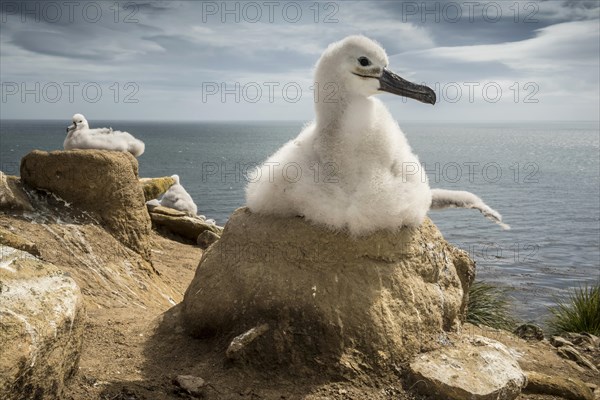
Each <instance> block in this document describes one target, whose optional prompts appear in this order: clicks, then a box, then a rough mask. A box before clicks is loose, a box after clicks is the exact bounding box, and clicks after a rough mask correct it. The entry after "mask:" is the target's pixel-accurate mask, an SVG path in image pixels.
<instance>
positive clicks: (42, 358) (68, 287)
mask: <svg viewBox="0 0 600 400" xmlns="http://www.w3.org/2000/svg"><path fill="white" fill-rule="evenodd" d="M0 250H1V254H0V343H2V345H1V346H0V393H2V398H3V399H6V400H21V399H22V400H29V399H40V400H41V399H57V398H62V391H63V389H64V386H65V381H66V380H68V379H69V378H70V377H71V376H72V375H73V374H74V373H75V372H76V371H77V366H78V362H79V356H80V351H81V346H82V340H83V330H84V310H83V299H82V296H81V293H80V290H79V287H78V286H77V285H76V284H75V281H73V279H71V278H70V277H68V276H66V275H64V274H63V273H61V271H60V270H59V269H58V268H57V267H55V266H54V265H52V264H48V263H45V262H42V261H40V260H39V259H37V258H35V257H33V256H31V255H30V254H29V253H25V252H22V251H20V250H17V249H14V248H12V247H8V246H0Z"/></svg>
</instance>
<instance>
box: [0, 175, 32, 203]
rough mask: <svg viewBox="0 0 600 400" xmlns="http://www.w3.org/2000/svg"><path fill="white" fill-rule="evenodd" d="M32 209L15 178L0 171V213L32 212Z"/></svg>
mask: <svg viewBox="0 0 600 400" xmlns="http://www.w3.org/2000/svg"><path fill="white" fill-rule="evenodd" d="M32 210H33V207H32V206H31V203H30V202H29V198H28V197H27V194H26V193H25V190H24V189H23V187H22V185H21V181H20V179H19V178H18V177H16V176H10V175H6V174H5V173H4V172H2V171H0V211H17V212H22V211H32Z"/></svg>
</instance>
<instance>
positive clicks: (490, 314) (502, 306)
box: [467, 282, 517, 330]
mask: <svg viewBox="0 0 600 400" xmlns="http://www.w3.org/2000/svg"><path fill="white" fill-rule="evenodd" d="M508 292H509V289H507V288H501V287H497V286H494V285H490V284H489V283H485V282H474V283H473V285H471V288H470V289H469V304H468V308H467V322H470V323H472V324H475V325H485V326H489V327H492V328H497V329H505V330H512V329H513V328H514V327H515V325H516V322H517V321H516V319H515V318H514V317H513V315H512V312H511V302H510V299H509V297H508Z"/></svg>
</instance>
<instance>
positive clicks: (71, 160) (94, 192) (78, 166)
mask: <svg viewBox="0 0 600 400" xmlns="http://www.w3.org/2000/svg"><path fill="white" fill-rule="evenodd" d="M21 179H22V180H23V182H25V183H26V184H28V185H30V186H32V187H34V188H36V189H42V190H46V191H49V192H52V193H54V194H56V195H57V196H59V197H60V198H62V199H63V200H65V201H67V202H69V203H72V204H73V205H74V206H76V207H78V208H79V209H81V210H83V211H86V212H88V213H91V214H92V215H93V216H96V217H97V218H98V219H99V222H101V223H102V224H103V225H104V226H105V227H106V228H107V229H108V230H109V231H110V232H111V233H112V235H113V236H115V238H117V239H118V240H119V241H121V242H122V243H123V244H125V245H126V246H127V247H129V248H130V249H132V250H134V251H136V252H137V253H139V254H141V255H142V256H143V257H144V258H145V259H146V260H149V259H150V241H149V234H150V231H151V228H152V223H151V221H150V216H149V215H148V211H147V210H146V204H145V198H144V191H143V189H142V185H141V183H140V182H139V181H138V163H137V160H136V159H135V157H133V156H132V155H131V154H129V153H127V152H117V151H104V150H70V151H53V152H50V153H48V152H45V151H38V150H35V151H32V152H31V153H29V154H27V155H26V156H25V157H23V159H22V160H21Z"/></svg>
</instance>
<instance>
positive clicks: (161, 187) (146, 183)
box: [140, 176, 175, 201]
mask: <svg viewBox="0 0 600 400" xmlns="http://www.w3.org/2000/svg"><path fill="white" fill-rule="evenodd" d="M140 183H141V184H142V189H144V197H145V199H146V201H150V200H154V199H156V198H158V197H159V196H160V195H162V194H164V193H165V192H166V191H167V190H169V188H170V187H171V186H173V185H174V184H175V178H173V177H171V176H163V177H160V178H141V179H140Z"/></svg>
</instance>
